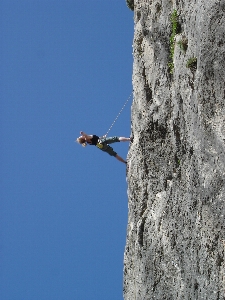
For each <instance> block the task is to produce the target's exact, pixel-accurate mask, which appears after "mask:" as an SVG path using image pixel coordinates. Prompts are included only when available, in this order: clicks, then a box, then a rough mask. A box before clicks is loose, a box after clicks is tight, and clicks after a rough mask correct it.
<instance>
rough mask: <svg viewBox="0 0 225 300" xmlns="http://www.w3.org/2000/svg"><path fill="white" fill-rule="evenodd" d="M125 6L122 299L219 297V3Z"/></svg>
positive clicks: (223, 151)
mask: <svg viewBox="0 0 225 300" xmlns="http://www.w3.org/2000/svg"><path fill="white" fill-rule="evenodd" d="M134 4H135V6H134V20H135V34H134V41H133V54H134V67H133V88H134V101H133V104H132V133H133V135H134V142H133V144H132V145H131V147H130V150H129V154H128V162H129V163H128V167H129V168H128V173H127V182H128V198H129V215H128V228H127V243H126V249H125V254H124V299H126V300H128V299H129V300H133V299H135V300H143V299H149V300H150V299H159V300H162V299H204V300H205V299H210V300H213V299H225V261H224V258H225V257H224V251H225V229H224V226H225V218H224V216H225V106H224V103H225V0H220V1H219V0H218V1H216V0H179V1H178V0H177V1H175V0H136V1H134ZM175 9H176V10H177V13H178V20H179V23H180V34H178V35H176V37H175V40H176V43H175V53H174V72H173V74H170V73H169V70H168V62H169V55H170V44H169V39H170V35H171V30H172V29H171V21H170V17H171V14H172V13H173V11H174V10H175ZM183 38H186V39H187V41H188V48H187V51H186V52H185V51H183V50H181V49H180V47H179V43H178V42H179V41H180V40H182V39H183ZM193 57H196V58H197V68H187V67H186V64H187V61H188V59H190V58H193Z"/></svg>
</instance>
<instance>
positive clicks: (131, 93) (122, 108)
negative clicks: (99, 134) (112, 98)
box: [100, 92, 133, 149]
mask: <svg viewBox="0 0 225 300" xmlns="http://www.w3.org/2000/svg"><path fill="white" fill-rule="evenodd" d="M132 94H133V92H132V93H131V94H130V96H129V97H128V98H127V100H126V102H125V103H124V105H123V107H122V108H121V110H120V112H119V113H118V115H117V116H116V118H115V120H114V121H113V123H112V125H111V126H110V127H109V129H108V131H107V132H106V134H105V135H104V136H103V137H107V135H108V133H109V132H110V130H111V129H112V127H113V125H114V124H115V123H116V120H117V119H118V118H119V115H120V114H121V112H122V111H123V110H124V108H125V106H126V105H127V103H128V101H129V99H130V97H131V96H132ZM100 149H101V148H100Z"/></svg>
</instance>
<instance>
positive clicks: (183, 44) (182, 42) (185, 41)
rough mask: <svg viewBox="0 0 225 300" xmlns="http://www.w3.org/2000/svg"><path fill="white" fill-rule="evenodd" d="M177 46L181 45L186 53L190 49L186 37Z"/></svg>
mask: <svg viewBox="0 0 225 300" xmlns="http://www.w3.org/2000/svg"><path fill="white" fill-rule="evenodd" d="M177 44H178V45H179V47H180V49H181V50H182V51H184V52H186V51H187V48H188V40H187V38H186V37H182V39H181V40H180V41H179V42H177Z"/></svg>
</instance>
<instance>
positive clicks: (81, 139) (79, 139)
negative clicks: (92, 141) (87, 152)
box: [77, 136, 87, 147]
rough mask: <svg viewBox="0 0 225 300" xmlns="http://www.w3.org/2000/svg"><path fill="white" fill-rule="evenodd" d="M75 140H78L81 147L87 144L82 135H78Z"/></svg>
mask: <svg viewBox="0 0 225 300" xmlns="http://www.w3.org/2000/svg"><path fill="white" fill-rule="evenodd" d="M77 142H78V143H79V144H81V145H82V146H83V147H86V146H87V142H86V139H85V138H84V137H83V136H80V137H79V138H77Z"/></svg>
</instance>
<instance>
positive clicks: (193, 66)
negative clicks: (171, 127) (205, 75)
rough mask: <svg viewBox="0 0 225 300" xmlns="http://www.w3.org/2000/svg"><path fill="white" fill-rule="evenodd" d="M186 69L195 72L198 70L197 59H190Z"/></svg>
mask: <svg viewBox="0 0 225 300" xmlns="http://www.w3.org/2000/svg"><path fill="white" fill-rule="evenodd" d="M186 67H187V68H189V69H191V70H192V71H195V70H196V69H197V57H191V58H189V59H188V61H187V64H186Z"/></svg>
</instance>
